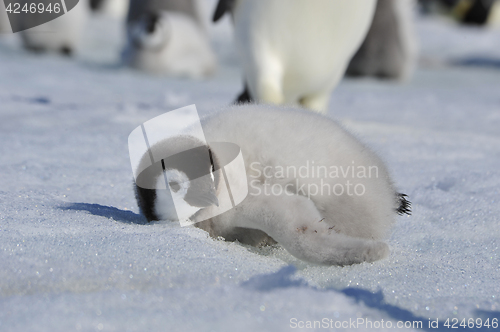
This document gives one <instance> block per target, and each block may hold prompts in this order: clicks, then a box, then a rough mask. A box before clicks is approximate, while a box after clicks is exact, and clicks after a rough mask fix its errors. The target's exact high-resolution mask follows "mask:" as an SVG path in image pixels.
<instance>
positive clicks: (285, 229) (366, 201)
mask: <svg viewBox="0 0 500 332" xmlns="http://www.w3.org/2000/svg"><path fill="white" fill-rule="evenodd" d="M277 124H279V125H277ZM202 127H203V131H204V133H205V137H206V139H207V142H208V146H207V145H205V144H201V145H200V142H199V141H198V140H197V139H195V138H193V137H189V136H181V137H176V138H169V139H166V140H164V141H160V142H159V143H157V144H155V145H153V146H152V147H151V151H152V153H153V154H154V155H158V154H159V153H160V151H161V153H162V155H171V154H172V153H175V152H178V151H194V150H193V147H198V149H203V148H204V149H206V150H205V151H208V154H207V152H205V157H204V158H201V159H198V157H196V156H199V154H198V152H199V151H198V152H196V153H193V152H190V155H191V157H189V158H187V160H191V162H186V161H184V162H183V163H182V165H181V164H176V162H173V163H170V165H171V166H166V167H164V170H165V171H167V172H169V173H168V174H169V175H167V176H166V177H167V180H165V179H164V178H163V175H162V174H163V173H162V171H161V167H157V168H156V169H157V170H156V171H151V174H150V175H148V179H149V180H148V181H149V182H150V184H149V186H150V187H149V188H152V187H151V185H154V184H155V183H156V182H155V181H164V183H165V181H167V182H169V186H170V191H171V192H172V200H173V201H174V203H175V204H172V203H169V201H167V200H164V199H162V196H161V195H162V194H161V193H159V191H160V190H154V189H143V188H140V187H139V186H138V185H137V182H136V187H135V190H136V197H137V201H138V204H139V207H140V209H141V211H142V213H143V214H144V215H145V216H146V217H147V219H148V220H150V221H152V220H163V219H166V220H171V219H175V218H172V216H174V215H175V214H177V215H182V217H186V216H188V215H190V214H191V216H189V219H191V220H192V221H193V222H197V223H196V224H195V225H196V226H197V227H200V228H202V229H204V230H206V231H207V232H208V233H209V234H210V235H211V236H213V237H218V236H222V237H224V238H225V239H226V240H238V241H240V242H242V243H246V244H250V245H261V244H265V243H273V242H274V241H276V242H278V243H279V244H280V245H282V246H283V247H284V248H285V249H286V250H287V251H288V252H289V253H290V254H292V255H294V256H295V257H297V258H299V259H302V260H304V261H307V262H311V263H316V264H325V265H348V264H354V263H361V262H373V261H376V260H378V259H382V258H384V257H386V256H387V255H388V253H389V247H388V246H387V244H385V243H384V242H383V241H382V240H383V239H384V238H385V237H386V236H387V235H388V232H389V231H390V228H391V226H392V225H393V223H394V221H395V217H396V215H397V213H400V214H402V213H409V212H410V211H409V207H410V205H409V202H408V201H407V200H406V196H405V195H402V194H399V193H397V192H396V190H395V188H394V185H393V183H392V181H391V179H390V176H389V173H388V171H387V169H386V167H385V165H384V163H383V162H382V161H381V160H380V159H379V158H378V157H377V156H376V155H375V154H374V153H373V152H372V151H370V150H369V149H368V148H367V147H366V146H365V145H363V144H362V143H360V142H359V141H358V140H357V139H356V138H355V137H353V136H352V135H351V134H349V133H348V132H346V131H345V130H344V129H343V128H342V127H340V126H339V125H338V124H337V123H335V122H334V121H333V120H331V119H329V118H325V117H323V116H321V115H319V114H314V113H312V112H309V111H306V110H303V109H296V108H287V107H283V106H269V105H268V106H265V105H245V106H233V107H230V108H228V109H226V110H223V111H221V112H219V113H215V114H214V115H211V116H209V117H207V118H205V119H203V120H202ZM210 142H229V143H234V144H236V145H238V146H239V147H240V148H241V154H242V156H243V159H244V165H245V171H246V181H239V184H237V186H247V187H248V195H247V197H246V198H245V199H244V200H243V201H242V202H241V203H240V204H238V205H236V206H235V207H234V208H233V209H231V210H229V211H227V212H224V213H222V214H219V215H217V214H216V213H214V211H215V209H216V206H217V205H218V202H219V199H220V197H219V195H220V194H221V188H223V187H224V186H225V185H226V184H227V183H226V184H224V177H225V176H226V175H224V177H223V176H219V175H218V174H219V172H218V171H217V170H218V169H220V167H221V161H220V160H221V158H220V155H218V154H217V150H214V149H213V146H214V144H215V143H210ZM201 151H203V150H201ZM208 155H209V156H210V157H207V156H208ZM148 158H149V153H148V152H147V153H146V154H145V155H144V157H143V160H148ZM195 160H198V162H195ZM193 164H197V165H198V166H199V169H200V170H201V171H199V172H198V173H196V172H193V171H192V170H191V169H190V168H191V167H193V166H192V165H193ZM188 165H191V166H188ZM196 174H198V175H196ZM199 174H208V175H209V177H207V180H206V181H205V180H204V181H201V183H197V184H193V183H192V181H191V179H194V178H197V177H199ZM171 179H174V180H172V181H171ZM226 181H227V180H226ZM170 182H173V183H172V184H170ZM212 183H213V184H212ZM235 183H238V181H235ZM195 185H196V188H195V187H194V186H195ZM146 186H148V185H146ZM164 187H165V185H164ZM240 189H241V188H237V187H236V188H235V187H234V186H233V185H231V190H232V191H233V192H235V191H240ZM176 193H179V194H176ZM217 197H218V198H219V199H217ZM174 205H175V208H177V207H180V208H178V209H175V208H174ZM177 210H181V211H180V212H179V211H177ZM214 215H215V217H212V216H214ZM179 217H180V216H179Z"/></svg>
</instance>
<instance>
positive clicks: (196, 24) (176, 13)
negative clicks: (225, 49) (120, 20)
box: [124, 0, 216, 78]
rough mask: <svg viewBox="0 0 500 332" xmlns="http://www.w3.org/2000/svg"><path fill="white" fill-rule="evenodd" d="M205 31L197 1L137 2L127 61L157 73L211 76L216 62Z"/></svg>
mask: <svg viewBox="0 0 500 332" xmlns="http://www.w3.org/2000/svg"><path fill="white" fill-rule="evenodd" d="M204 28H205V27H204V24H203V22H202V20H201V17H200V14H199V9H198V2H197V1H195V0H182V1H181V0H161V1H160V0H158V1H152V0H150V1H143V0H140V1H139V0H137V1H135V0H133V1H131V3H130V8H129V13H128V17H127V31H128V44H127V46H126V49H125V51H124V61H125V62H126V63H127V64H129V65H130V66H132V67H134V68H137V69H141V70H144V71H147V72H150V73H155V74H165V75H172V76H187V77H192V78H200V77H205V76H208V75H210V74H212V73H213V72H214V71H215V67H216V60H215V55H214V53H213V51H212V49H211V46H210V43H209V41H208V36H207V34H206V31H205V30H204Z"/></svg>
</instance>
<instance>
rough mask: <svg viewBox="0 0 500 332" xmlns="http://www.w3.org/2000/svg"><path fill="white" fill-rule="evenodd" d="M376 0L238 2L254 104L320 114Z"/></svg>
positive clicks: (238, 27) (239, 36) (238, 32)
mask: <svg viewBox="0 0 500 332" xmlns="http://www.w3.org/2000/svg"><path fill="white" fill-rule="evenodd" d="M375 4H376V1H375V0H349V1H345V0H314V1H310V0H266V1H255V0H238V1H236V3H235V7H234V10H233V15H234V22H235V36H236V43H237V47H238V50H239V52H240V57H241V60H242V61H241V62H242V65H243V68H244V72H245V75H246V80H247V82H246V83H247V84H248V88H249V92H250V94H251V95H252V97H253V98H254V99H255V100H256V101H258V102H264V103H274V104H297V103H301V104H302V105H303V106H305V107H308V108H310V109H313V110H316V111H320V112H325V111H326V107H327V104H328V100H329V96H330V92H331V91H332V90H333V88H335V86H336V85H337V84H338V82H339V81H340V79H341V78H342V76H343V74H344V72H345V69H346V67H347V64H348V62H349V60H350V58H351V57H352V56H353V54H354V53H355V52H356V50H357V49H358V47H359V46H360V44H361V42H362V41H363V39H364V37H365V35H366V33H367V31H368V28H369V26H370V23H371V20H372V17H373V12H374V8H375Z"/></svg>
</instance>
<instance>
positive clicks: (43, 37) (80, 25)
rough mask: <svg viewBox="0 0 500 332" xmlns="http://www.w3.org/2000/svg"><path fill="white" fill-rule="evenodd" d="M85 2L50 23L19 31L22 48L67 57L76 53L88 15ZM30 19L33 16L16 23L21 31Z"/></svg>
mask: <svg viewBox="0 0 500 332" xmlns="http://www.w3.org/2000/svg"><path fill="white" fill-rule="evenodd" d="M87 1H88V0H80V1H79V2H78V4H77V5H76V6H75V7H74V8H73V9H71V10H69V11H68V12H67V13H66V14H64V15H62V16H60V17H58V18H56V19H54V20H52V21H49V22H47V23H44V24H42V25H39V26H36V27H34V28H31V29H27V30H23V31H20V32H19V34H20V36H21V39H22V42H23V46H24V47H25V48H26V49H27V50H30V51H34V52H45V51H48V52H59V53H61V54H63V55H68V56H70V55H73V54H74V53H76V52H77V51H78V47H79V44H80V41H81V37H82V33H83V29H84V27H85V22H86V20H87V17H88V15H89V5H88V2H87ZM33 15H36V14H33ZM30 17H34V16H31V15H30V16H26V18H25V19H23V20H21V21H19V22H17V24H19V25H20V27H21V29H22V28H23V27H24V26H27V25H29V22H28V20H29V19H30Z"/></svg>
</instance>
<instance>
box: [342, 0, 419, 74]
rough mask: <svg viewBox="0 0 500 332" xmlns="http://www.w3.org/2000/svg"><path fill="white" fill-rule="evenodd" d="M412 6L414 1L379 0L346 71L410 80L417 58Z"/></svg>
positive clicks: (414, 6)
mask: <svg viewBox="0 0 500 332" xmlns="http://www.w3.org/2000/svg"><path fill="white" fill-rule="evenodd" d="M415 8H416V3H415V0H378V1H377V7H376V10H375V15H374V17H373V22H372V24H371V27H370V30H369V31H368V34H367V35H366V38H365V40H364V42H363V44H362V45H361V47H360V48H359V50H358V51H357V52H356V54H355V55H354V57H353V58H352V59H351V62H350V63H349V67H348V68H347V72H346V74H347V75H349V76H376V77H380V78H390V79H397V80H407V79H409V78H410V77H411V75H412V73H413V70H414V67H415V62H416V59H417V36H416V33H415V29H414V25H413V21H414V17H413V16H414V10H415Z"/></svg>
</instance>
